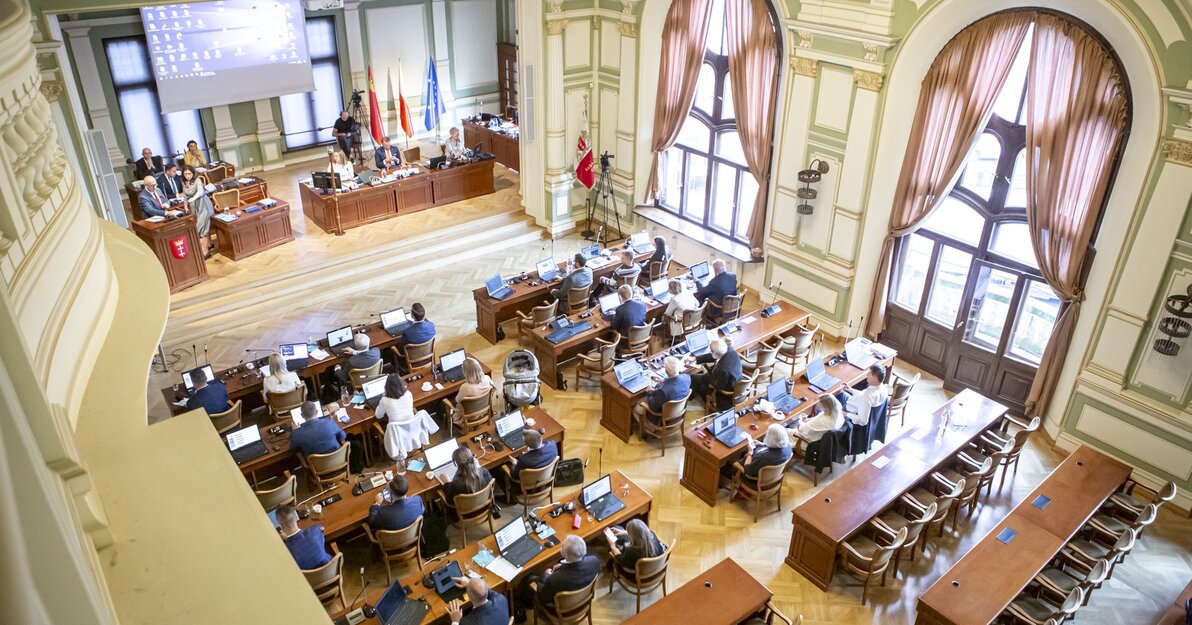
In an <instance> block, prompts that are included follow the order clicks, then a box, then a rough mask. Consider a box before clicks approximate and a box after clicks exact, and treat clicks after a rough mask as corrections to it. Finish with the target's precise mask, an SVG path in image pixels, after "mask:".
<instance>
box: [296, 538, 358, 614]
mask: <svg viewBox="0 0 1192 625" xmlns="http://www.w3.org/2000/svg"><path fill="white" fill-rule="evenodd" d="M331 553H332V554H333V555H332V556H331V561H330V562H328V563H327V564H324V565H323V566H320V567H319V568H317V569H303V571H302V574H303V575H304V576H305V577H306V581H307V583H308V584H310V588H311V590H313V591H315V596H316V597H318V598H319V601H321V602H323V607H324V608H327V607H330V606H331V604H332V603H335V602H336V601H338V602H339V604H340V605H341V606H342V607H344V608H347V607H348V606H347V605H345V604H344V577H343V572H344V554H342V553H340V552H339V546H338V545H336V544H335V543H331Z"/></svg>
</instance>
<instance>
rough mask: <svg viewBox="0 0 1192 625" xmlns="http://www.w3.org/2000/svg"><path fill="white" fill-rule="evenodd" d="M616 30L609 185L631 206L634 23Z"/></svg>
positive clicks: (634, 111)
mask: <svg viewBox="0 0 1192 625" xmlns="http://www.w3.org/2000/svg"><path fill="white" fill-rule="evenodd" d="M631 10H632V8H631V7H630V8H627V9H626V11H627V12H628V11H631ZM622 19H630V20H636V19H637V18H635V17H632V16H630V17H628V18H622ZM617 28H618V29H620V31H621V54H620V58H621V82H620V84H619V85H618V86H617V89H618V92H619V93H618V98H617V109H618V110H617V111H616V124H617V143H616V146H617V147H616V150H617V151H616V155H617V158H616V159H614V161H613V185H614V186H616V187H618V188H620V189H622V190H624V192H625V196H626V197H627V198H629V201H630V202H633V201H635V199H634V195H635V194H636V188H635V186H636V185H635V183H634V178H633V171H634V162H633V152H634V143H635V133H636V132H637V125H636V123H635V122H636V120H637V115H636V112H637V22H636V21H622V22H618V23H617ZM631 208H632V206H627V207H625V209H624V210H623V212H624V213H625V214H626V215H628V214H629V209H631Z"/></svg>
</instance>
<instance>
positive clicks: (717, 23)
mask: <svg viewBox="0 0 1192 625" xmlns="http://www.w3.org/2000/svg"><path fill="white" fill-rule="evenodd" d="M708 15H709V17H708V40H707V42H706V43H705V44H704V48H705V49H706V50H708V51H710V52H713V53H715V54H719V55H721V56H724V0H713V1H712V10H711V11H709V12H708ZM708 110H711V109H708Z"/></svg>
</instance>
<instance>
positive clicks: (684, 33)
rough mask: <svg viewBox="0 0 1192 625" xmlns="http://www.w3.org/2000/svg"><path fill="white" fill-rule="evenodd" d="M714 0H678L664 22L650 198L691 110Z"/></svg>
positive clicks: (647, 188)
mask: <svg viewBox="0 0 1192 625" xmlns="http://www.w3.org/2000/svg"><path fill="white" fill-rule="evenodd" d="M711 10H712V0H675V2H674V3H673V4H671V7H670V10H668V11H667V12H666V22H665V23H663V25H662V59H661V61H660V63H659V66H658V95H657V96H656V97H655V99H654V102H655V104H654V137H653V139H652V140H651V141H650V150H651V151H653V152H654V160H653V162H652V163H651V164H650V177H649V178H648V179H647V180H646V195H645V198H646V199H647V200H649V199H652V198H654V197H656V196H657V194H658V159H659V156H660V155H661V154H662V153H663V152H665V151H666V150H667V149H669V148H670V147H671V146H672V145H674V143H675V139H677V138H678V137H679V128H681V127H682V126H683V120H684V119H685V118H686V117H687V113H688V112H690V111H691V102H692V100H694V99H695V84H696V81H697V79H698V78H699V68H700V64H701V63H703V59H704V42H705V41H706V40H707V38H708V14H709V12H711Z"/></svg>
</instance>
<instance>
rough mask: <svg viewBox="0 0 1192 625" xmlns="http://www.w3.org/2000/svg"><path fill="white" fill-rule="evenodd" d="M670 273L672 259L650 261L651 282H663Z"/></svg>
mask: <svg viewBox="0 0 1192 625" xmlns="http://www.w3.org/2000/svg"><path fill="white" fill-rule="evenodd" d="M669 273H670V259H669V258H668V259H666V260H653V261H650V282H653V281H655V280H661V279H663V278H665V277H666V276H667V274H669Z"/></svg>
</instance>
